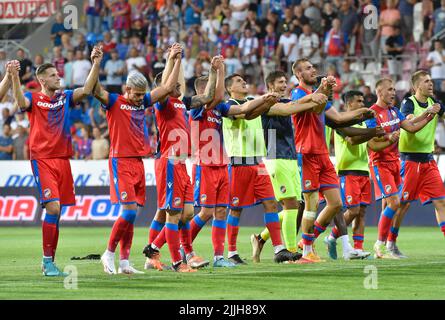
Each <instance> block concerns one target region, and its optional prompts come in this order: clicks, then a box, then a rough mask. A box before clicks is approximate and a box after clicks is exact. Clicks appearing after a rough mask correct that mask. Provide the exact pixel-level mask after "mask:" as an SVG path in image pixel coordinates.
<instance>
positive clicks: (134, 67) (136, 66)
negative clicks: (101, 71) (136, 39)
mask: <svg viewBox="0 0 445 320" xmlns="http://www.w3.org/2000/svg"><path fill="white" fill-rule="evenodd" d="M161 50H162V49H161ZM125 63H126V65H127V72H128V73H130V72H132V71H139V72H140V73H142V74H145V73H146V66H147V62H146V61H145V59H144V57H142V56H141V54H140V52H139V51H138V49H136V48H131V49H130V57H129V58H128V59H127V60H126V61H125Z"/></svg>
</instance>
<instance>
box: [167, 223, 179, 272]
mask: <svg viewBox="0 0 445 320" xmlns="http://www.w3.org/2000/svg"><path fill="white" fill-rule="evenodd" d="M165 238H166V239H167V244H168V250H169V251H170V256H171V258H172V262H173V263H177V262H180V261H182V259H181V254H180V253H179V231H178V225H177V224H173V223H166V224H165Z"/></svg>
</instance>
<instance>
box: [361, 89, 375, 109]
mask: <svg viewBox="0 0 445 320" xmlns="http://www.w3.org/2000/svg"><path fill="white" fill-rule="evenodd" d="M363 98H364V100H365V107H366V108H371V107H372V106H373V105H374V104H375V103H376V102H377V96H376V95H375V94H374V93H373V92H372V90H371V87H370V86H369V85H365V86H364V87H363Z"/></svg>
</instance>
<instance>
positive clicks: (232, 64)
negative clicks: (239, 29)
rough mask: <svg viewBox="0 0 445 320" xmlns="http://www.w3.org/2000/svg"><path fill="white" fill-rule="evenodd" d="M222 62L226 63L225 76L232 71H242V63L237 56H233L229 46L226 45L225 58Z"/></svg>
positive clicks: (232, 72)
mask: <svg viewBox="0 0 445 320" xmlns="http://www.w3.org/2000/svg"><path fill="white" fill-rule="evenodd" d="M224 64H225V65H226V77H228V76H230V75H232V74H234V73H239V74H242V73H243V65H242V64H241V61H240V60H239V59H238V58H236V57H234V54H233V49H232V48H231V47H228V48H227V49H226V58H225V59H224Z"/></svg>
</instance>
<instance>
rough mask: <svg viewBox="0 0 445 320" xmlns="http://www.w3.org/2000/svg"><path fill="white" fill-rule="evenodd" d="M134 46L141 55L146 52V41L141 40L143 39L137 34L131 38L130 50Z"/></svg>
mask: <svg viewBox="0 0 445 320" xmlns="http://www.w3.org/2000/svg"><path fill="white" fill-rule="evenodd" d="M132 48H135V49H136V50H137V51H139V53H140V54H141V55H144V54H145V46H144V43H143V42H141V39H139V37H137V36H133V37H131V38H130V51H131V49H132Z"/></svg>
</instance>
